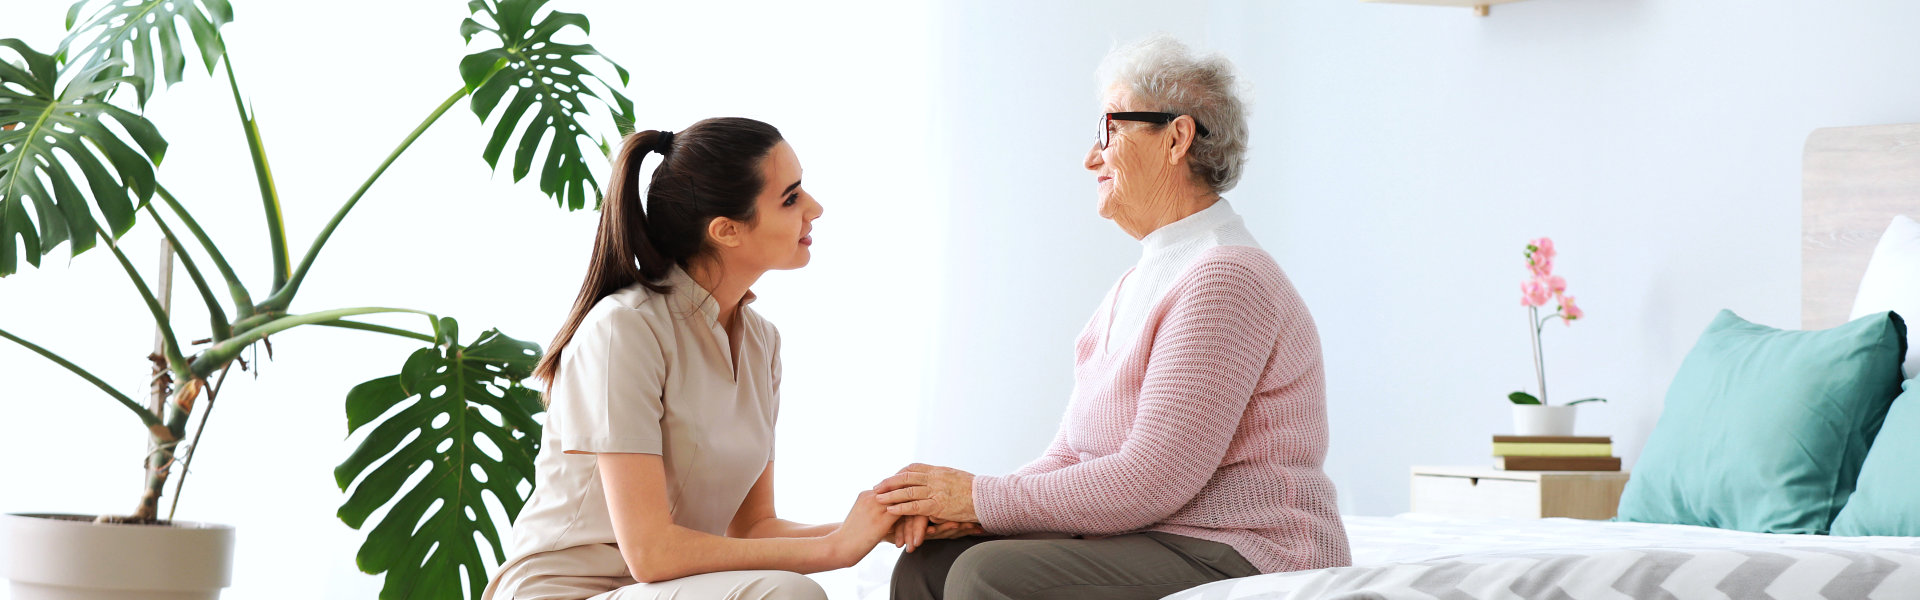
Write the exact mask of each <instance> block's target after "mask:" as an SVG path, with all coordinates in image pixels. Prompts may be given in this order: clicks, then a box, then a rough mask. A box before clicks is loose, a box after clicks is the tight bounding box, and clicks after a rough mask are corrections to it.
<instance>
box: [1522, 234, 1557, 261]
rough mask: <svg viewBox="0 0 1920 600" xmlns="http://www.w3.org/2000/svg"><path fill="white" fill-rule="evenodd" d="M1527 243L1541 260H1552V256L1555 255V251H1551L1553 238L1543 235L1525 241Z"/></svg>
mask: <svg viewBox="0 0 1920 600" xmlns="http://www.w3.org/2000/svg"><path fill="white" fill-rule="evenodd" d="M1527 245H1528V246H1530V247H1532V249H1533V253H1534V255H1535V256H1537V257H1539V258H1540V259H1541V260H1545V261H1552V260H1553V257H1554V256H1556V253H1555V252H1554V251H1553V238H1546V237H1543V238H1540V239H1537V240H1534V241H1531V242H1527Z"/></svg>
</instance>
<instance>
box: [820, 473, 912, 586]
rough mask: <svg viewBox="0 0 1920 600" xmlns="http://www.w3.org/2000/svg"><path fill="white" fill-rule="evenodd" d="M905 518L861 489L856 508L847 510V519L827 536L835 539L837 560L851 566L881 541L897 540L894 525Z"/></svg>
mask: <svg viewBox="0 0 1920 600" xmlns="http://www.w3.org/2000/svg"><path fill="white" fill-rule="evenodd" d="M905 521H906V519H901V518H900V517H899V516H897V515H893V514H889V513H888V512H887V507H886V505H884V504H881V503H880V502H879V501H878V500H877V496H876V494H874V493H873V492H872V491H864V492H860V495H859V496H857V497H855V498H854V500H853V509H852V510H849V511H847V520H846V521H843V522H841V523H840V528H839V529H837V530H834V532H833V533H832V534H829V535H828V536H827V537H828V538H829V540H830V541H831V542H832V543H831V547H832V548H833V552H834V560H835V562H837V563H838V564H840V566H841V567H851V566H853V564H854V563H857V562H860V559H861V558H864V557H866V555H867V553H868V552H872V551H873V547H874V546H877V545H879V544H880V542H881V541H883V540H885V541H888V542H894V543H897V542H896V540H895V538H896V534H895V527H894V525H895V524H896V523H904V522H905Z"/></svg>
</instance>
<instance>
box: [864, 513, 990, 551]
mask: <svg viewBox="0 0 1920 600" xmlns="http://www.w3.org/2000/svg"><path fill="white" fill-rule="evenodd" d="M984 534H986V530H984V529H981V528H980V524H979V523H963V522H958V521H941V520H939V519H934V518H932V517H926V516H920V515H914V516H910V517H903V518H901V519H900V521H899V522H898V523H894V525H893V533H892V534H889V535H888V536H887V539H886V540H885V541H886V542H887V543H889V544H893V546H894V547H895V548H900V549H903V550H906V551H907V552H912V551H914V549H915V548H919V547H920V545H921V544H924V543H926V541H927V540H951V539H958V538H962V537H966V536H969V535H984Z"/></svg>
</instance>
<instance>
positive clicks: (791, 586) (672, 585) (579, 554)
mask: <svg viewBox="0 0 1920 600" xmlns="http://www.w3.org/2000/svg"><path fill="white" fill-rule="evenodd" d="M481 598H482V599H483V600H696V599H706V598H716V599H718V598H724V599H726V600H826V598H827V592H826V590H823V589H820V584H818V583H814V581H813V580H812V579H808V578H807V576H805V575H801V574H799V573H794V572H792V571H723V572H719V573H704V574H700V575H689V576H686V577H681V578H679V579H672V580H667V581H660V582H655V583H640V582H638V581H635V580H634V579H633V577H632V576H631V575H630V574H629V573H628V571H627V563H626V561H625V560H624V559H622V558H621V557H620V551H619V549H617V548H615V547H614V546H613V545H611V544H602V545H595V546H577V547H573V548H567V549H565V550H556V551H553V552H542V553H539V554H535V555H532V556H528V557H525V558H522V559H520V560H517V561H514V562H513V563H512V564H509V565H507V566H506V568H504V569H501V570H500V574H498V575H495V576H494V578H493V582H492V585H489V586H487V591H486V593H485V594H483V595H482V596H481Z"/></svg>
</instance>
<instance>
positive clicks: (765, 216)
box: [732, 140, 826, 270]
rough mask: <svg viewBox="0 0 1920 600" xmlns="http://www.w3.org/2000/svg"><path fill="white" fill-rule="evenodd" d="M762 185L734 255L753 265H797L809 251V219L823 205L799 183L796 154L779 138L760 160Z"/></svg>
mask: <svg viewBox="0 0 1920 600" xmlns="http://www.w3.org/2000/svg"><path fill="white" fill-rule="evenodd" d="M760 177H761V180H762V181H765V182H766V184H765V187H763V188H761V189H760V196H759V197H757V198H755V199H754V208H755V211H756V212H755V215H754V222H753V223H752V224H751V225H750V226H749V227H747V229H746V233H745V234H744V235H742V236H741V239H740V242H741V243H740V245H739V246H738V247H736V248H734V250H735V252H733V253H732V254H734V256H736V257H738V258H739V259H740V260H741V261H742V262H745V263H747V264H749V265H751V266H753V267H755V268H759V269H766V270H776V269H798V268H800V267H804V266H807V261H808V260H810V259H811V258H812V257H813V255H812V253H811V249H810V248H809V247H810V246H812V245H813V237H812V235H811V234H812V233H813V220H814V219H818V218H820V215H821V213H824V212H826V209H824V208H823V207H821V206H820V203H819V202H816V201H814V199H813V195H812V194H808V193H807V190H805V189H803V188H801V187H800V157H799V156H798V155H795V154H794V153H793V146H790V145H788V144H787V142H786V141H784V140H783V141H781V142H780V143H778V144H774V146H773V150H771V151H768V153H767V158H766V159H765V160H762V161H760Z"/></svg>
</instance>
